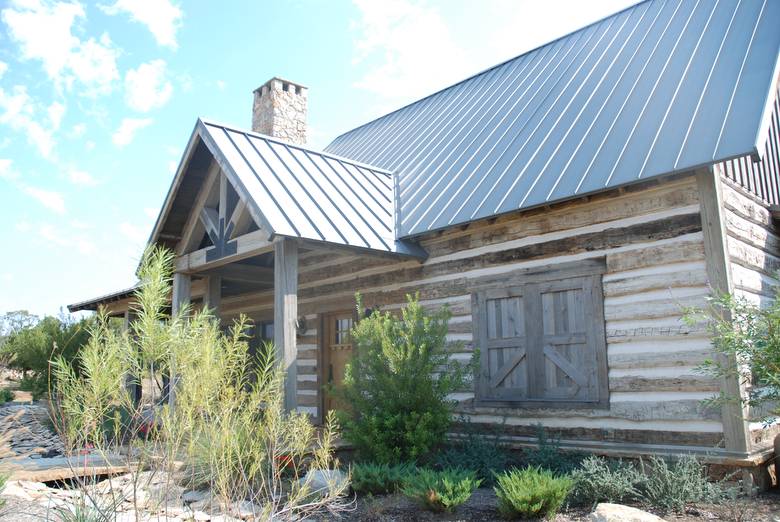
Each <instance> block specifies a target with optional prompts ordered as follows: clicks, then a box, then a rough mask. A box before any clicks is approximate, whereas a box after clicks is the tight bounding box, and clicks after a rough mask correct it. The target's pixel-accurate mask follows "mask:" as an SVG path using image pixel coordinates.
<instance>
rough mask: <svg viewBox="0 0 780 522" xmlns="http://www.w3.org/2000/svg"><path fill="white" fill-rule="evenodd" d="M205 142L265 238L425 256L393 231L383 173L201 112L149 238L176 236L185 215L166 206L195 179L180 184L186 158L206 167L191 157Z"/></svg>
mask: <svg viewBox="0 0 780 522" xmlns="http://www.w3.org/2000/svg"><path fill="white" fill-rule="evenodd" d="M204 146H205V147H206V148H207V149H208V152H209V153H210V156H212V157H213V158H214V160H216V162H217V163H218V164H219V166H220V167H221V169H222V171H223V172H224V173H225V175H226V176H227V178H228V180H229V181H230V183H231V184H232V185H233V187H234V188H235V189H236V192H237V193H238V194H239V196H240V197H241V198H242V199H244V200H245V201H246V202H247V207H248V209H249V211H250V213H251V215H252V216H253V218H254V219H255V221H256V222H257V223H258V225H260V226H261V227H262V228H263V229H264V230H265V231H267V232H268V236H269V240H270V239H273V237H274V236H277V235H279V236H287V237H296V238H302V239H309V240H313V241H322V242H326V243H330V244H335V245H345V246H351V247H357V248H367V249H372V250H378V251H383V252H388V253H395V254H401V255H409V256H416V257H424V252H423V251H422V250H421V249H419V247H417V246H416V245H413V244H410V243H407V242H405V241H399V240H397V239H396V238H395V233H394V228H393V226H394V223H393V198H394V188H393V179H392V176H391V175H390V173H388V172H386V171H383V170H382V169H378V168H375V167H370V166H367V165H363V164H361V163H359V162H355V161H351V160H347V159H344V158H340V157H337V156H335V155H333V154H327V153H323V152H316V151H313V150H310V149H307V148H305V147H300V146H297V145H291V144H289V143H286V142H284V141H281V140H276V139H273V138H270V137H268V136H264V135H262V134H257V133H254V132H248V131H245V130H241V129H237V128H233V127H230V126H227V125H222V124H218V123H215V122H211V121H205V120H202V119H199V120H198V122H197V123H196V125H195V129H194V130H193V133H192V137H191V138H190V142H189V145H188V146H187V151H186V152H185V155H184V158H183V159H182V162H181V164H180V166H179V169H178V171H177V173H176V176H175V177H174V181H173V183H172V185H171V189H170V190H169V192H168V195H167V197H166V200H165V204H164V206H163V210H162V212H161V213H160V216H159V217H158V219H157V223H156V224H155V227H154V229H153V231H152V235H151V238H150V243H151V242H157V241H159V240H161V239H165V238H166V237H173V238H175V237H177V232H179V231H180V230H181V227H183V224H184V220H183V219H182V218H181V216H179V217H178V218H177V217H176V216H174V215H173V214H172V212H171V210H172V208H173V207H174V206H176V205H177V204H178V206H180V207H187V205H188V202H190V204H191V201H193V200H194V197H195V193H194V192H195V190H194V188H197V185H196V186H195V187H188V188H187V190H183V189H182V187H183V179H184V178H185V177H186V176H188V175H192V174H190V171H191V170H193V164H197V163H200V167H199V169H200V171H204V170H205V168H204V167H203V163H204V159H203V158H202V157H201V158H200V159H199V156H198V154H200V156H204V155H205V154H204V151H203V147H204ZM194 168H195V170H198V168H197V167H194ZM195 176H196V177H198V179H202V178H203V175H200V176H198V175H197V173H196V174H195ZM181 192H184V193H189V194H188V197H187V194H185V195H182V194H180V193H181ZM177 198H179V199H177ZM170 221H174V224H173V226H171V224H170ZM169 244H170V243H169Z"/></svg>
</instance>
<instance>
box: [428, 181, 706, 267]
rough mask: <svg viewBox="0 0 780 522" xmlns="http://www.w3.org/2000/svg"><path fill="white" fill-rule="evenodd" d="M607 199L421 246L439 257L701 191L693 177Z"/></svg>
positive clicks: (638, 210)
mask: <svg viewBox="0 0 780 522" xmlns="http://www.w3.org/2000/svg"><path fill="white" fill-rule="evenodd" d="M608 199H609V205H604V202H603V201H602V198H599V197H597V198H593V199H591V200H590V201H588V202H586V203H584V202H582V201H578V202H572V203H569V204H566V205H559V206H556V207H555V208H553V209H545V210H544V211H535V212H527V213H524V214H523V215H522V216H511V217H507V218H499V219H497V220H495V221H494V222H492V223H491V222H480V223H476V224H472V225H470V226H469V227H468V228H467V229H466V230H461V229H457V228H455V229H451V230H449V231H446V232H444V233H442V234H441V235H439V236H434V237H432V238H426V239H423V240H422V242H421V246H422V247H423V248H425V249H426V251H427V252H428V254H429V256H431V257H436V256H439V255H446V254H448V253H450V252H457V251H461V250H467V249H470V248H478V247H480V246H484V245H487V244H495V243H501V242H503V241H508V240H511V239H518V238H522V237H528V236H534V235H539V234H547V233H550V232H556V231H560V230H567V229H573V228H578V227H583V226H588V225H593V224H596V223H605V222H608V221H615V220H618V219H624V218H628V217H633V216H638V215H643V214H650V213H653V212H658V211H661V210H667V209H670V208H676V207H683V206H686V205H691V204H695V203H697V202H698V192H697V190H696V185H695V183H693V181H692V178H689V179H687V180H683V181H679V182H673V183H669V184H664V185H656V186H655V187H653V188H650V189H647V188H645V189H643V190H637V191H632V192H629V193H624V194H623V195H617V194H614V193H613V194H610V197H609V198H608Z"/></svg>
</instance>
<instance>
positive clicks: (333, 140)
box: [325, 0, 655, 149]
mask: <svg viewBox="0 0 780 522" xmlns="http://www.w3.org/2000/svg"><path fill="white" fill-rule="evenodd" d="M653 1H655V0H640V1H638V2H636V3H634V4H631V5H630V6H628V7H624V8H623V9H621V10H620V11H616V12H614V13H612V14H610V15H607V16H604V17H602V18H599V19H598V20H594V21H593V22H591V23H589V24H588V25H584V26H582V27H580V28H578V29H575V30H573V31H569V32H568V33H566V34H563V35H561V36H559V37H557V38H554V39H553V40H550V41H548V42H546V43H543V44H541V45H537V46H536V47H534V48H532V49H529V50H527V51H524V52H522V53H520V54H518V55H517V56H513V57H511V58H507V59H506V60H504V61H502V62H499V63H497V64H494V65H491V66H490V67H488V68H486V69H483V70H481V71H479V72H477V73H474V74H472V75H470V76H467V77H466V78H463V79H462V80H459V81H457V82H455V83H453V84H450V85H447V86H446V87H442V88H441V89H439V90H437V91H434V92H432V93H430V94H427V95H425V96H423V97H422V98H418V99H416V100H414V101H411V102H409V103H407V104H405V105H403V106H401V107H399V108H397V109H394V110H392V111H390V112H387V113H385V114H382V115H381V116H377V117H376V118H372V119H371V120H369V121H367V122H365V123H361V124H360V125H358V126H357V127H353V128H351V129H349V130H348V131H344V132H342V133H341V134H339V135H337V136H336V137H335V138H333V139H332V140H331V141H330V143H328V145H327V147H325V149H327V148H328V147H330V146H331V145H333V144H334V143H335V142H336V140H338V139H339V138H341V137H342V136H346V135H347V134H350V133H352V132H355V131H356V130H358V129H362V128H363V127H366V126H368V125H371V124H372V123H374V122H376V121H379V120H381V119H383V118H386V117H388V116H390V115H392V114H395V113H397V112H400V111H402V110H404V109H406V108H407V107H411V106H412V105H416V104H418V103H420V102H422V101H425V100H427V99H428V98H431V97H433V96H436V95H437V94H440V93H442V92H444V91H447V90H450V89H452V88H453V87H456V86H458V85H460V84H462V83H465V82H467V81H469V80H473V79H474V78H477V77H479V76H482V75H483V74H486V73H489V72H490V71H492V70H493V69H496V68H498V67H501V66H503V65H506V64H507V63H509V62H512V61H515V60H518V59H520V58H522V57H524V56H528V55H529V54H531V53H535V52H537V51H539V50H541V49H543V48H545V47H548V46H550V45H553V44H555V43H556V42H559V41H561V40H563V39H564V38H569V37H571V36H573V35H575V34H577V33H579V32H582V31H585V30H586V29H589V28H590V27H593V26H594V25H597V24H600V23H602V22H604V21H605V20H608V19H610V18H612V17H615V16H619V15H621V14H623V13H624V12H626V11H629V10H631V9H635V8H636V7H638V6H640V5H642V4H645V3H648V2H653Z"/></svg>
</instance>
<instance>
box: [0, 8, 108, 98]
mask: <svg viewBox="0 0 780 522" xmlns="http://www.w3.org/2000/svg"><path fill="white" fill-rule="evenodd" d="M0 18H2V20H3V22H5V24H6V26H7V27H8V34H9V35H10V37H11V39H12V40H14V41H15V42H16V43H17V44H18V45H19V48H20V50H21V56H20V57H21V59H23V60H40V61H41V63H42V65H43V68H44V70H45V71H46V73H47V74H48V75H49V78H51V79H52V81H54V84H55V86H57V88H59V89H63V88H65V89H70V88H71V87H72V86H73V85H74V84H76V83H78V84H80V85H81V86H82V87H83V89H82V94H85V95H88V96H95V95H99V94H106V93H108V92H110V91H111V90H112V88H113V84H114V82H115V81H116V80H118V79H119V70H118V69H117V65H116V59H117V56H118V55H119V51H118V49H117V48H116V47H114V45H113V43H112V42H111V39H110V38H109V36H108V34H105V33H104V34H103V35H102V36H101V37H100V38H99V39H97V40H96V39H95V38H89V39H87V40H82V39H81V38H79V37H78V36H76V35H74V34H73V29H74V25H76V23H77V22H79V21H83V20H85V19H86V12H85V11H84V7H83V6H82V5H81V4H79V3H71V2H44V1H42V0H12V2H11V7H8V8H6V9H3V11H2V13H1V14H0Z"/></svg>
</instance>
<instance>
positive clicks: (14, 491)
mask: <svg viewBox="0 0 780 522" xmlns="http://www.w3.org/2000/svg"><path fill="white" fill-rule="evenodd" d="M0 495H2V496H4V497H19V498H21V499H24V500H29V501H32V500H33V497H32V495H30V493H28V492H27V490H26V489H24V488H23V487H22V486H20V485H19V482H17V481H15V480H9V481H8V482H6V483H5V487H4V488H3V491H2V493H0Z"/></svg>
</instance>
